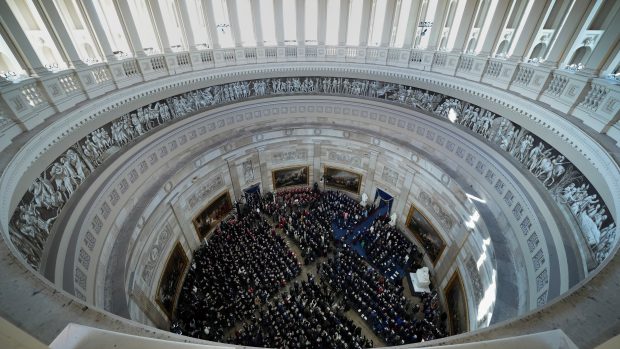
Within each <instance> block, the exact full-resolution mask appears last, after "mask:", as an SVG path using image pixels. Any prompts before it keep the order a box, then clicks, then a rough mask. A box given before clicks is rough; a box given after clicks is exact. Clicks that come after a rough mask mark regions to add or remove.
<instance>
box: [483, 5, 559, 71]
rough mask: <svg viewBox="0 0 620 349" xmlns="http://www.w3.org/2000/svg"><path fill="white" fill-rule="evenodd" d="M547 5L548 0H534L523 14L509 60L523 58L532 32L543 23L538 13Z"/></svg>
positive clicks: (529, 43)
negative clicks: (522, 21) (528, 9)
mask: <svg viewBox="0 0 620 349" xmlns="http://www.w3.org/2000/svg"><path fill="white" fill-rule="evenodd" d="M501 4H503V2H501V3H500V5H498V7H499V6H501ZM549 5H550V2H549V1H534V4H533V5H532V8H531V9H530V11H529V12H528V13H525V14H524V15H523V18H525V23H524V25H523V28H522V30H521V34H520V35H519V37H518V38H517V42H516V43H515V44H514V46H513V48H512V52H509V54H510V58H509V59H510V60H511V61H520V60H521V59H522V58H523V55H524V54H525V52H526V49H527V48H528V46H530V45H531V41H532V36H533V35H534V33H536V32H538V29H539V28H540V26H541V25H542V24H543V20H544V16H540V14H542V13H545V12H546V11H547V8H548V7H549ZM504 11H505V10H504ZM489 52H490V50H489ZM481 53H482V52H481Z"/></svg>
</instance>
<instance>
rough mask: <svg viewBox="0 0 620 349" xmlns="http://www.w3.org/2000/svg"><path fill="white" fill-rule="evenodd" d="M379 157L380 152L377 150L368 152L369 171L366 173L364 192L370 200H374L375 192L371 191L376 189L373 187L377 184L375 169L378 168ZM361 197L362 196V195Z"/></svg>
mask: <svg viewBox="0 0 620 349" xmlns="http://www.w3.org/2000/svg"><path fill="white" fill-rule="evenodd" d="M378 157H379V152H377V151H376V150H368V169H367V171H366V179H365V180H364V191H365V192H366V194H367V195H368V199H369V200H372V199H374V196H373V195H374V192H375V191H374V190H372V192H371V191H370V189H376V188H375V187H373V185H374V184H375V169H376V167H377V158H378ZM360 195H361V194H360Z"/></svg>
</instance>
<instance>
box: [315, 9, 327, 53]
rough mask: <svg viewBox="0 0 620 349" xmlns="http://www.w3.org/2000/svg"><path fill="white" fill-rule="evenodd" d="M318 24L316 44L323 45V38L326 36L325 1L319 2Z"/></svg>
mask: <svg viewBox="0 0 620 349" xmlns="http://www.w3.org/2000/svg"><path fill="white" fill-rule="evenodd" d="M318 7H319V9H318V16H319V23H318V33H317V44H318V45H325V37H326V35H327V32H326V28H327V0H319V6H318Z"/></svg>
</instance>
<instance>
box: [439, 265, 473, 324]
mask: <svg viewBox="0 0 620 349" xmlns="http://www.w3.org/2000/svg"><path fill="white" fill-rule="evenodd" d="M444 295H445V296H446V302H447V305H448V330H449V331H450V335H457V334H459V333H464V332H467V331H469V319H468V314H467V298H466V297H465V288H464V287H463V280H462V279H461V274H460V273H459V271H458V270H456V271H455V272H454V274H453V275H452V277H451V278H450V281H448V285H447V286H446V288H445V289H444Z"/></svg>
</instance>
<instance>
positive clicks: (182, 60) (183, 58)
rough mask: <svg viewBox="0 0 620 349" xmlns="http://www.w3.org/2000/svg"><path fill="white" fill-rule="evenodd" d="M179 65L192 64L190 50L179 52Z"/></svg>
mask: <svg viewBox="0 0 620 349" xmlns="http://www.w3.org/2000/svg"><path fill="white" fill-rule="evenodd" d="M177 65H179V66H190V65H192V61H191V58H190V56H189V52H184V53H179V54H177Z"/></svg>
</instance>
